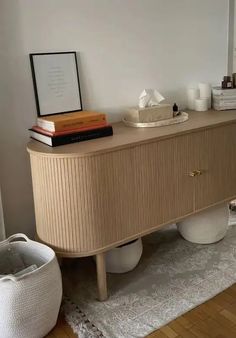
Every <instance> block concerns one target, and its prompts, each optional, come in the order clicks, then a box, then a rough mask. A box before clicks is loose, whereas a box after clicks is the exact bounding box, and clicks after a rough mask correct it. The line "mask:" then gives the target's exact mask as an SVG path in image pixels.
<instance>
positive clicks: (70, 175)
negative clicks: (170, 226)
mask: <svg viewBox="0 0 236 338" xmlns="http://www.w3.org/2000/svg"><path fill="white" fill-rule="evenodd" d="M227 113H228V112H227ZM191 117H192V120H190V121H189V126H188V125H186V126H185V127H181V128H185V129H181V132H179V133H178V132H177V131H176V129H172V128H173V126H171V127H170V128H171V129H165V128H166V127H163V129H162V128H154V129H157V131H156V133H157V135H156V137H155V138H153V137H151V138H150V136H148V137H147V135H149V134H148V132H147V130H135V131H133V128H129V130H132V131H133V132H130V134H129V133H127V129H124V128H126V127H124V126H123V127H122V128H121V127H120V128H121V131H120V134H119V135H116V138H115V139H116V140H118V139H119V140H120V139H122V142H124V140H123V139H124V138H125V137H126V138H128V139H129V141H127V144H126V146H125V147H121V143H119V142H118V141H117V143H116V145H114V144H113V143H112V144H113V148H112V147H111V146H112V145H111V144H110V148H108V147H107V148H106V147H104V148H103V151H101V149H100V148H99V147H98V146H97V143H96V142H98V143H99V142H105V141H104V140H103V141H100V140H97V141H95V142H92V143H91V145H89V146H88V147H89V149H90V147H91V146H92V145H94V151H92V152H91V151H90V152H88V153H87V154H85V155H84V156H82V152H81V148H80V144H77V145H75V146H74V147H75V148H73V149H77V152H72V153H70V152H69V150H70V149H71V148H70V147H69V146H68V147H64V146H63V147H58V148H60V149H61V150H59V151H57V150H55V151H54V149H53V150H52V152H48V153H47V152H45V150H44V147H43V148H42V149H43V150H42V149H41V151H40V150H39V149H40V147H41V145H40V146H38V147H39V148H38V147H36V148H35V144H34V143H33V146H32V143H31V144H30V145H29V148H28V150H29V152H30V159H31V169H32V180H33V193H34V203H35V216H36V228H37V235H38V238H39V239H40V240H41V241H42V242H45V243H46V244H48V245H50V246H52V247H53V248H54V249H55V251H56V252H57V253H58V254H60V255H62V256H71V257H72V256H88V255H94V254H98V253H100V252H103V251H106V250H108V249H110V248H112V247H115V246H117V245H120V244H123V243H125V242H128V241H129V240H132V239H134V238H138V237H141V236H143V235H145V234H147V233H150V232H153V231H155V230H157V229H158V228H160V227H161V226H162V225H164V224H167V223H171V222H175V221H178V220H180V219H181V218H184V217H186V216H188V215H190V214H192V213H194V212H196V211H198V210H200V209H203V208H207V207H209V206H211V205H215V204H217V203H220V202H222V201H226V200H229V199H230V198H233V197H234V196H236V184H235V183H236V170H235V169H234V168H236V156H235V155H236V146H235V144H236V111H234V112H230V113H229V115H226V113H224V112H220V114H219V112H209V113H205V117H204V118H203V115H202V114H198V113H195V115H194V114H193V115H191ZM224 117H225V118H224ZM194 122H195V124H196V126H197V127H195V129H193V124H194ZM213 122H214V123H213ZM207 123H209V124H208V125H207ZM206 125H207V127H205V128H203V126H206ZM168 128H169V127H168ZM118 129H119V128H118ZM118 129H117V130H118ZM160 129H161V130H164V131H162V132H161V131H159V130H160ZM165 130H171V131H172V134H171V135H169V134H168V131H166V132H165ZM174 130H175V134H173V131H174ZM177 130H178V129H177ZM183 130H185V133H184V132H183ZM190 130H191V133H190ZM186 131H187V132H186ZM150 133H151V135H153V133H155V131H154V132H153V131H150ZM158 133H159V134H158ZM160 133H162V137H161V136H160ZM145 135H146V141H145V142H144V140H145ZM164 135H165V137H164ZM168 135H169V136H168ZM118 136H119V137H118ZM132 138H133V141H132V142H131V139H132ZM138 139H140V142H139V143H138V142H137V140H138ZM113 142H114V141H113ZM130 142H131V143H130ZM82 143H83V142H82ZM85 143H86V142H85ZM108 144H109V142H108ZM100 145H101V143H100ZM76 147H77V148H76ZM86 147H87V146H86V145H85V146H84V148H83V146H82V149H84V150H85V149H86ZM47 148H48V147H47ZM63 149H64V150H66V151H65V153H64V154H63V152H62V151H63ZM99 149H100V150H99ZM90 150H91V149H90ZM105 150H106V151H105ZM108 150H109V151H108ZM196 169H201V170H202V171H203V175H201V176H199V177H189V176H188V173H189V172H191V171H193V170H196Z"/></svg>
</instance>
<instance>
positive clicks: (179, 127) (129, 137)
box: [27, 110, 236, 157]
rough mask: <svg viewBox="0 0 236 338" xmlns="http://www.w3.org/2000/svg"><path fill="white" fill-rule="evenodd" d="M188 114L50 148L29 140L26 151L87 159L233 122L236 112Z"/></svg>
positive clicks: (115, 126)
mask: <svg viewBox="0 0 236 338" xmlns="http://www.w3.org/2000/svg"><path fill="white" fill-rule="evenodd" d="M188 113H189V119H188V121H186V122H183V123H179V124H174V125H170V126H162V127H154V128H133V127H128V126H126V125H125V124H124V123H123V122H117V123H114V124H113V132H114V135H113V136H108V137H104V138H100V139H95V140H89V141H84V142H78V143H72V144H67V145H63V146H58V147H53V148H52V147H50V146H47V145H44V144H43V143H40V142H38V141H35V140H32V141H30V142H29V143H28V146H27V150H28V151H29V152H30V153H38V154H39V153H40V154H41V155H44V156H53V157H54V156H55V157H61V156H63V157H65V156H66V157H67V156H69V157H70V156H73V157H74V156H89V155H95V154H99V153H104V152H110V151H114V150H118V149H122V148H128V147H131V146H135V145H138V144H141V143H147V142H153V141H155V140H160V139H163V138H169V137H173V136H178V135H181V134H185V133H190V132H194V131H198V130H201V129H205V128H211V127H214V126H217V125H222V124H229V123H236V110H227V111H214V110H209V111H207V112H195V111H192V112H188Z"/></svg>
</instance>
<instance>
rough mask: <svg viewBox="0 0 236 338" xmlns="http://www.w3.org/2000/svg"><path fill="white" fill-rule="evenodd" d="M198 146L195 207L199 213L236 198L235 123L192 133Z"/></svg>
mask: <svg viewBox="0 0 236 338" xmlns="http://www.w3.org/2000/svg"><path fill="white" fill-rule="evenodd" d="M195 143H196V144H198V147H197V149H198V154H197V153H196V154H195V155H196V158H198V161H199V163H198V165H197V166H198V168H199V169H201V170H202V172H203V174H202V175H201V176H199V177H197V178H196V180H195V182H196V187H195V189H196V194H195V196H196V200H195V202H196V204H195V209H196V210H199V209H202V208H205V207H208V206H210V205H211V204H215V203H217V202H219V201H223V200H225V199H230V198H233V197H235V195H236V124H235V123H233V124H231V125H227V126H220V127H216V128H211V129H208V130H205V131H204V132H202V133H201V135H200V134H199V133H196V134H195Z"/></svg>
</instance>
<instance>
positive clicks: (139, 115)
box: [125, 104, 173, 123]
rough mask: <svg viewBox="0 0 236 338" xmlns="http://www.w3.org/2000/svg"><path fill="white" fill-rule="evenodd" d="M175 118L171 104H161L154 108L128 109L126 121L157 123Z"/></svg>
mask: <svg viewBox="0 0 236 338" xmlns="http://www.w3.org/2000/svg"><path fill="white" fill-rule="evenodd" d="M172 117H173V109H172V106H171V105H170V104H159V105H158V106H153V107H145V108H139V107H131V108H128V110H127V112H126V115H125V119H126V120H127V121H131V122H143V123H145V122H155V121H160V120H167V119H170V118H172Z"/></svg>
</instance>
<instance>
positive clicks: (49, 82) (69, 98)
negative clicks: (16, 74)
mask: <svg viewBox="0 0 236 338" xmlns="http://www.w3.org/2000/svg"><path fill="white" fill-rule="evenodd" d="M30 63H31V70H32V77H33V84H34V93H35V100H36V106H37V114H38V116H45V115H53V114H61V113H69V112H73V111H80V110H82V100H81V92H80V84H79V73H78V64H77V58H76V52H61V53H35V54H30Z"/></svg>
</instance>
